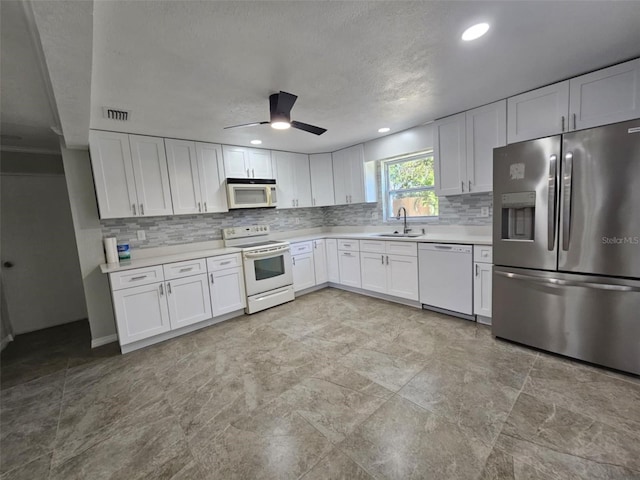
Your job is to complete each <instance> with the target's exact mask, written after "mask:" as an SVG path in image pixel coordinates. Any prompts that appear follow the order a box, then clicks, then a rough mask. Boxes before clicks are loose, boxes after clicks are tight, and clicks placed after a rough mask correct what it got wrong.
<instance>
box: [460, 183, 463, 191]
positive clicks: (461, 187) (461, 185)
mask: <svg viewBox="0 0 640 480" xmlns="http://www.w3.org/2000/svg"><path fill="white" fill-rule="evenodd" d="M460 189H461V190H462V191H463V192H464V180H461V181H460Z"/></svg>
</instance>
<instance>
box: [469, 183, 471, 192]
mask: <svg viewBox="0 0 640 480" xmlns="http://www.w3.org/2000/svg"><path fill="white" fill-rule="evenodd" d="M469 191H471V180H469Z"/></svg>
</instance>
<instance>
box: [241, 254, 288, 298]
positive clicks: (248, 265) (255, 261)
mask: <svg viewBox="0 0 640 480" xmlns="http://www.w3.org/2000/svg"><path fill="white" fill-rule="evenodd" d="M243 257H244V278H245V284H246V289H247V296H249V297H250V296H252V295H257V294H259V293H263V292H268V291H269V290H273V289H276V288H280V287H285V286H287V285H292V284H293V274H292V273H291V267H292V265H291V252H290V250H289V246H288V245H286V246H283V247H279V248H268V249H262V250H250V251H248V252H245V253H244V255H243Z"/></svg>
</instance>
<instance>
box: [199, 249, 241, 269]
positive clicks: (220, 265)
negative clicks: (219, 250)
mask: <svg viewBox="0 0 640 480" xmlns="http://www.w3.org/2000/svg"><path fill="white" fill-rule="evenodd" d="M241 266H242V257H240V254H239V253H232V254H231V255H220V256H219V257H209V258H207V269H208V270H209V271H210V272H217V271H220V270H226V269H227V268H233V267H241Z"/></svg>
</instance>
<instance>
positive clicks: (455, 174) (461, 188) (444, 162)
mask: <svg viewBox="0 0 640 480" xmlns="http://www.w3.org/2000/svg"><path fill="white" fill-rule="evenodd" d="M465 130H466V117H465V114H464V113H459V114H458V115H453V116H451V117H447V118H443V119H441V120H438V121H436V123H435V139H434V140H435V142H434V149H433V157H434V163H435V165H434V167H435V174H436V178H435V190H436V193H437V194H438V195H444V196H446V195H459V194H461V193H466V191H467V189H465V183H466V180H467V171H466V170H467V153H466V149H467V145H466V133H465Z"/></svg>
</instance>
